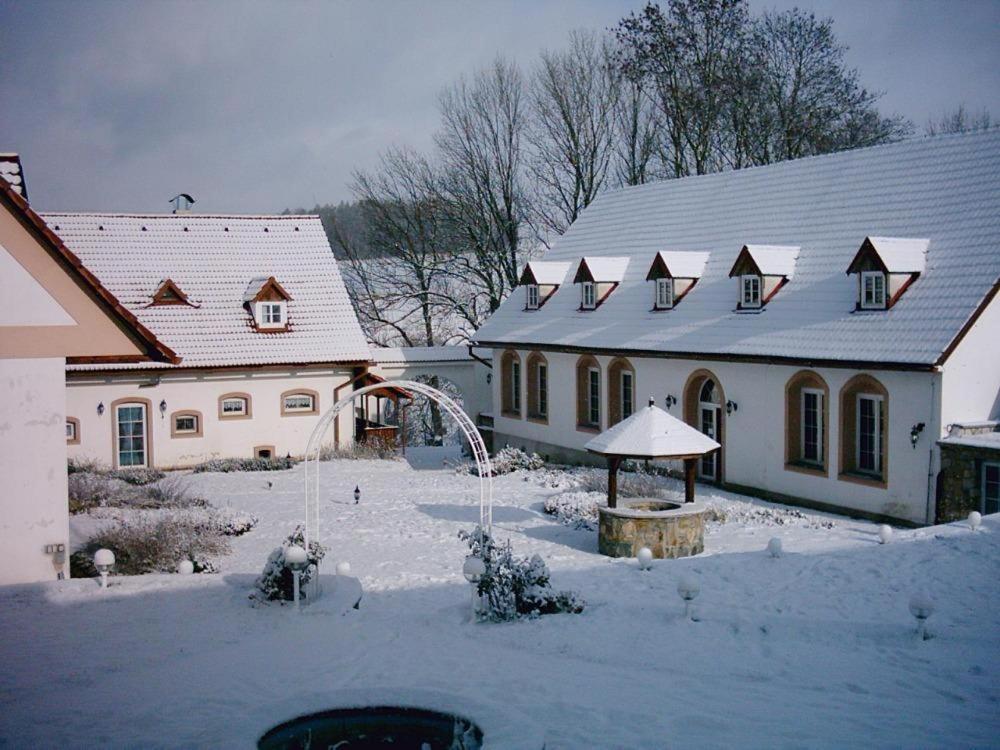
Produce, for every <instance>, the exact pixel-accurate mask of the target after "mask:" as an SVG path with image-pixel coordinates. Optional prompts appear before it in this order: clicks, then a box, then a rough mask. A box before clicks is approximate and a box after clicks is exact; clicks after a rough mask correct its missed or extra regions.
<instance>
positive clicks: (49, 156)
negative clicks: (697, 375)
mask: <svg viewBox="0 0 1000 750" xmlns="http://www.w3.org/2000/svg"><path fill="white" fill-rule="evenodd" d="M643 2H644V0H632V1H631V2H625V1H623V0H603V1H599V0H573V1H570V0H508V1H507V2H450V1H444V0H442V1H437V0H435V1H431V0H420V1H419V2H401V1H397V2H390V1H389V0H381V1H376V2H360V0H358V1H357V2H325V3H316V4H312V3H295V2H291V3H289V2H282V3H259V2H243V3H229V2H197V3H195V2H169V3H163V2H150V1H149V0H146V1H144V2H142V3H139V2H128V3H127V2H110V1H109V2H85V1H83V0H81V1H79V2H59V3H50V2H38V1H37V0H35V1H34V2H18V1H17V0H0V50H2V54H3V58H2V63H0V151H18V152H20V154H21V155H22V159H23V161H24V166H25V173H26V177H27V185H28V191H29V194H30V198H31V201H32V204H33V205H34V206H35V207H36V208H37V209H42V210H79V211H84V210H104V211H157V212H159V211H166V210H169V207H168V205H167V201H168V199H169V198H170V197H171V196H173V195H174V194H176V193H178V192H181V191H184V192H188V193H191V194H192V195H194V197H195V198H196V199H197V201H198V203H197V206H196V208H197V209H198V210H199V211H204V212H216V211H220V212H221V211H224V212H234V213H251V212H275V211H280V210H281V209H283V208H285V207H297V206H303V207H312V206H313V205H315V204H316V203H329V202H336V201H339V200H342V199H348V198H349V197H350V191H349V188H348V185H349V183H350V177H351V171H352V170H353V169H355V168H358V167H361V168H366V167H371V166H372V165H373V164H374V163H375V161H376V159H377V155H378V153H379V151H380V150H382V149H384V148H385V147H387V146H389V145H391V144H403V143H405V144H408V145H411V146H414V147H416V148H420V149H423V148H428V147H429V146H430V144H431V135H432V133H433V131H434V129H435V127H436V112H435V102H436V97H437V94H438V92H439V91H440V90H441V89H442V88H443V87H444V86H446V85H447V84H448V83H449V82H451V81H453V80H454V79H455V78H456V77H458V76H459V75H460V74H461V73H463V72H467V71H472V70H474V69H475V68H477V67H480V66H482V65H485V64H488V63H489V61H490V60H491V59H492V58H493V57H494V56H495V55H496V54H498V53H502V54H504V55H507V56H509V57H513V58H515V59H516V60H517V61H519V62H520V63H522V64H524V65H526V66H527V65H531V64H532V63H533V62H534V59H535V58H536V56H537V54H538V52H539V51H540V50H541V49H543V48H557V47H560V46H561V45H562V44H563V42H564V40H565V38H566V34H567V32H568V31H569V30H570V29H572V28H578V27H583V28H593V29H606V28H609V27H612V26H614V25H615V24H616V23H617V21H618V20H619V19H620V18H621V17H623V16H624V15H626V14H628V13H629V12H631V11H633V10H638V9H639V8H640V7H641V6H642V4H643ZM753 5H754V8H755V9H756V10H760V9H762V8H764V7H777V8H786V7H790V6H792V5H799V6H800V7H804V8H807V9H810V10H814V11H815V12H816V14H817V15H820V16H831V17H833V19H834V21H835V24H834V28H835V29H836V32H837V34H838V36H839V38H840V40H841V41H843V42H845V43H847V44H848V45H850V47H851V49H850V51H849V53H848V55H849V57H848V59H849V62H850V64H851V65H852V66H854V67H857V68H858V69H859V70H860V72H861V78H862V80H863V82H864V84H865V85H866V86H868V87H869V88H873V89H878V90H882V91H884V92H885V96H884V98H883V99H882V110H883V111H884V112H886V113H899V114H902V115H904V116H906V117H908V118H910V119H911V120H913V121H914V122H915V123H916V125H917V128H918V131H922V129H923V126H924V124H925V123H926V121H927V119H928V117H930V116H932V115H940V114H941V113H943V112H944V111H946V110H949V109H952V108H954V107H955V106H956V105H958V104H959V103H965V104H966V106H968V107H970V108H972V109H982V108H984V107H985V108H987V109H989V110H990V111H991V113H992V114H993V115H994V116H995V117H998V116H1000V44H998V41H997V38H998V35H997V29H998V28H1000V2H986V1H980V0H965V1H964V2H960V1H957V0H949V1H945V2H930V1H919V2H918V1H910V2H906V1H903V0H799V2H785V1H784V0H775V1H774V2H770V1H769V2H756V1H754V2H753Z"/></svg>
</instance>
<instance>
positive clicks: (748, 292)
mask: <svg viewBox="0 0 1000 750" xmlns="http://www.w3.org/2000/svg"><path fill="white" fill-rule="evenodd" d="M740 280H741V282H742V286H743V296H742V298H741V302H740V306H741V307H760V276H742V277H740Z"/></svg>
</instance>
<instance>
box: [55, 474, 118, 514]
mask: <svg viewBox="0 0 1000 750" xmlns="http://www.w3.org/2000/svg"><path fill="white" fill-rule="evenodd" d="M131 489H132V488H131V487H130V486H129V485H127V484H125V483H124V482H123V481H121V480H120V479H112V478H111V477H108V476H106V475H104V474H94V473H91V472H89V471H79V472H74V473H72V474H70V475H69V512H70V513H85V512H86V511H88V510H90V509H91V508H97V507H100V506H105V505H116V504H118V503H120V502H121V501H122V499H123V498H125V497H126V496H128V495H129V494H130V491H131Z"/></svg>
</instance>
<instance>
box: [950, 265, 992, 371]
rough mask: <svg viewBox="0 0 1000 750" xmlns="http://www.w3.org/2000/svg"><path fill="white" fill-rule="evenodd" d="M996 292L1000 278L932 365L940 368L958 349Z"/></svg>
mask: <svg viewBox="0 0 1000 750" xmlns="http://www.w3.org/2000/svg"><path fill="white" fill-rule="evenodd" d="M997 292H1000V277H997V280H996V281H994V282H993V287H992V288H991V289H990V290H989V291H988V292H987V293H986V296H985V297H983V299H982V301H981V302H980V303H979V306H978V307H977V308H976V309H975V310H974V311H973V313H972V315H971V316H969V319H968V320H967V321H965V325H963V326H962V330H960V331H959V332H958V333H957V334H956V335H955V338H953V339H952V340H951V343H950V344H948V346H947V347H945V350H944V352H942V354H941V356H940V357H938V358H937V361H936V362H935V363H934V364H935V365H937V366H938V367H940V366H941V365H943V364H944V363H945V362H946V361H947V359H948V357H950V356H951V354H952V352H954V351H955V349H957V348H958V345H959V344H961V343H962V339H964V338H965V335H966V334H967V333H968V332H969V331H970V330H971V328H972V326H974V325H975V324H976V321H977V320H979V316H980V315H982V314H983V313H984V312H985V311H986V308H987V307H989V306H990V303H991V302H992V301H993V298H994V297H996V296H997Z"/></svg>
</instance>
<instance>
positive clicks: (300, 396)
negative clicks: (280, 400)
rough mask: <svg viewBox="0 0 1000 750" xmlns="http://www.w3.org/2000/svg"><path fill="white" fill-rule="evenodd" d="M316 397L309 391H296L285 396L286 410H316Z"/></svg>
mask: <svg viewBox="0 0 1000 750" xmlns="http://www.w3.org/2000/svg"><path fill="white" fill-rule="evenodd" d="M315 403H316V402H315V399H313V397H312V395H310V394H308V393H295V394H293V395H291V396H285V400H284V409H285V411H315Z"/></svg>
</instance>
